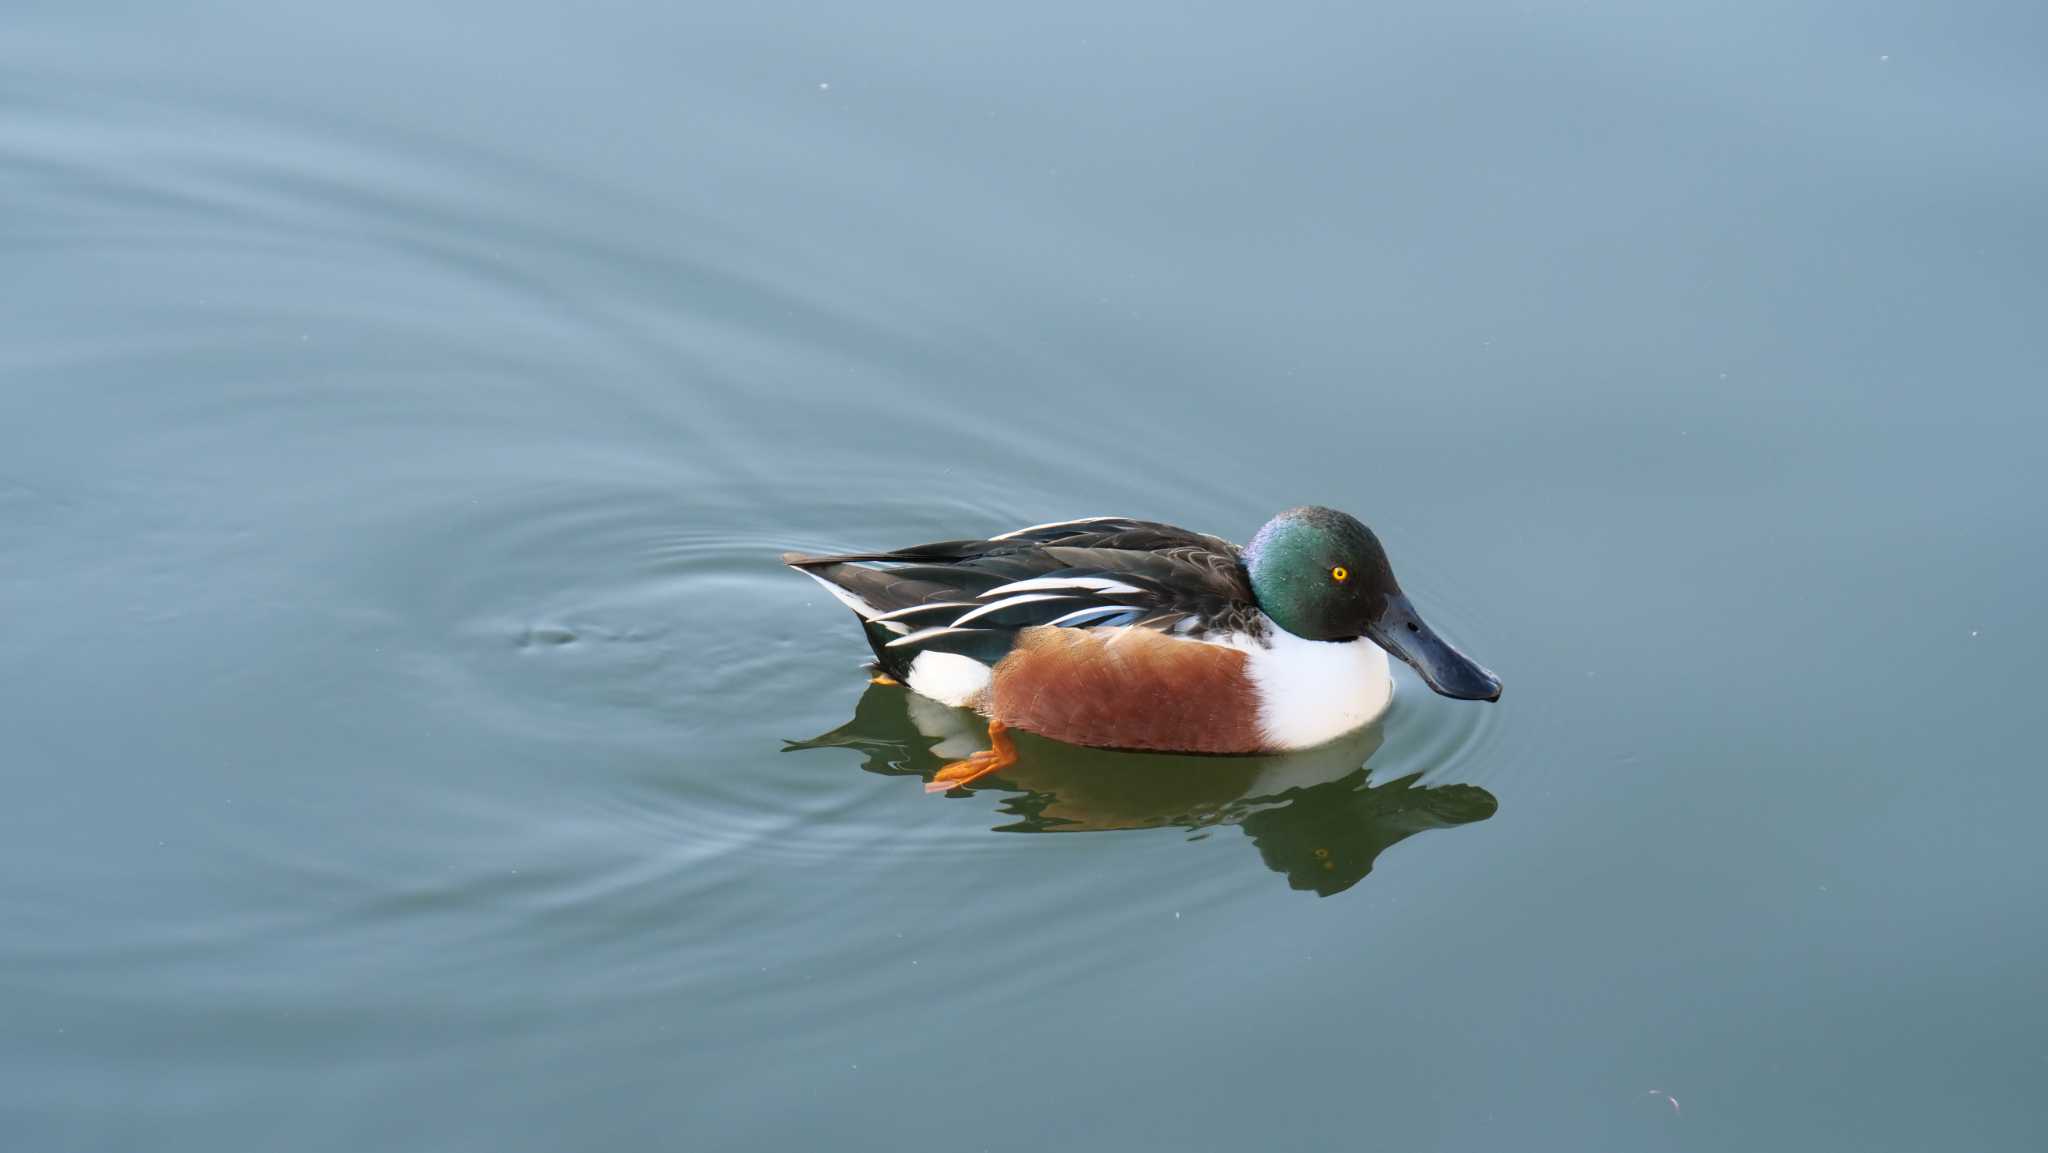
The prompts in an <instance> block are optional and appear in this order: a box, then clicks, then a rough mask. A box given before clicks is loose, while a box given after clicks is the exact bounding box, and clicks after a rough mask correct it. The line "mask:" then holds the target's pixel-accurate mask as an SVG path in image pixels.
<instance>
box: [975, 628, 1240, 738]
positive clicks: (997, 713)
mask: <svg viewBox="0 0 2048 1153" xmlns="http://www.w3.org/2000/svg"><path fill="white" fill-rule="evenodd" d="M982 711H983V712H984V713H987V714H988V715H989V716H990V717H993V718H994V719H996V720H999V721H1001V722H1003V723H1004V724H1007V725H1014V726H1016V727H1017V728H1020V729H1028V730H1029V731H1031V732H1034V733H1038V734H1040V735H1042V736H1047V737H1051V738H1053V739H1054V740H1058V741H1066V742H1069V743H1071V744H1077V745H1095V746H1099V747H1104V748H1120V749H1156V750H1162V751H1164V750H1172V751H1176V752H1190V753H1251V752H1258V751H1259V750H1260V749H1261V748H1262V747H1263V745H1264V741H1263V739H1262V738H1261V735H1260V733H1259V724H1258V718H1259V708H1258V693H1257V690H1256V689H1254V688H1253V687H1252V682H1251V677H1250V676H1249V674H1248V673H1247V672H1246V669H1245V655H1244V654H1243V653H1241V652H1239V651H1237V650H1236V649H1230V648H1224V647H1222V646H1221V645H1212V644H1204V643H1203V642H1201V641H1191V640H1185V639H1181V638H1177V637H1170V636H1167V635H1165V634H1164V633H1158V632H1154V631H1152V630H1150V629H1135V628H1134V629H1118V630H1114V631H1112V630H1102V631H1096V630H1092V629H1063V628H1030V629H1025V630H1024V631H1023V632H1021V633H1019V634H1018V637H1017V646H1016V648H1014V649H1012V650H1011V651H1010V654H1009V655H1008V656H1006V657H1004V658H1003V659H1002V660H1001V661H1000V662H998V663H997V664H996V666H995V674H994V676H993V678H992V679H991V680H990V682H989V687H988V691H987V694H986V696H985V697H984V699H983V703H982Z"/></svg>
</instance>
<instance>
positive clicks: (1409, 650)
mask: <svg viewBox="0 0 2048 1153" xmlns="http://www.w3.org/2000/svg"><path fill="white" fill-rule="evenodd" d="M1365 635H1367V636H1369V637H1371V638H1372V639H1373V641H1374V642H1375V643H1376V644H1378V645H1379V646H1380V647H1381V648H1383V649H1385V650H1387V651H1388V652H1390V653H1392V654H1394V655H1395V656H1397V657H1400V658H1401V659H1402V660H1404V661H1407V662H1408V664H1409V665H1410V666H1412V667H1413V668H1414V669H1415V671H1416V672H1418V673H1421V674H1422V679H1423V680H1425V681H1427V682H1429V687H1430V688H1432V689H1435V690H1436V691H1437V692H1439V693H1442V694H1443V695H1444V696H1447V697H1455V698H1457V699H1458V700H1461V701H1497V700H1499V699H1500V678H1499V677H1497V676H1494V675H1493V674H1492V673H1490V672H1487V671H1486V670H1485V669H1483V668H1481V667H1480V666H1479V665H1478V663H1477V662H1475V661H1473V659H1472V658H1471V657H1468V656H1466V655H1465V654H1464V653H1461V652H1459V651H1458V650H1456V649H1454V648H1452V647H1451V645H1450V642H1449V641H1446V640H1444V638H1442V637H1440V636H1438V635H1436V630H1435V629H1433V628H1430V627H1429V626H1428V625H1427V624H1424V623H1423V620H1422V618H1421V617H1420V616H1418V615H1416V612H1415V606H1414V605H1412V604H1409V603H1408V598H1407V597H1405V596H1402V595H1400V594H1399V593H1396V594H1395V595H1393V596H1390V597H1388V598H1387V606H1386V608H1384V609H1382V610H1381V612H1380V615H1379V618H1378V619H1377V620H1375V621H1373V622H1372V624H1371V626H1369V627H1368V628H1367V629H1366V630H1365Z"/></svg>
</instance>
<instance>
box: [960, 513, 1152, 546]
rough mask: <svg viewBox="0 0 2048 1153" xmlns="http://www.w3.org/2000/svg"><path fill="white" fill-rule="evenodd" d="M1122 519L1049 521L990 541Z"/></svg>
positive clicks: (1013, 530) (991, 538) (993, 537)
mask: <svg viewBox="0 0 2048 1153" xmlns="http://www.w3.org/2000/svg"><path fill="white" fill-rule="evenodd" d="M1122 519H1124V518H1123V517H1120V516H1084V517H1082V518H1081V519H1079V520H1049V521H1046V522H1045V523H1044V524H1034V525H1032V526H1031V527H1029V528H1018V529H1011V530H1010V531H1009V532H1006V533H1003V534H1001V535H999V536H992V537H990V538H988V539H990V540H1009V539H1010V538H1012V537H1019V536H1023V535H1024V534H1025V533H1027V532H1039V531H1042V530H1044V529H1049V528H1065V527H1067V526H1068V525H1070V524H1096V523H1098V522H1100V521H1105V520H1122Z"/></svg>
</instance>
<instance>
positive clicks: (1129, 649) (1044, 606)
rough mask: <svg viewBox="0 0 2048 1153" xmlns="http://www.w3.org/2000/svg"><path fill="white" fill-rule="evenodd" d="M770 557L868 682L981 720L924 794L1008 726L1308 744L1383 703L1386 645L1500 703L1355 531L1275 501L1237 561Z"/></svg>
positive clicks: (1374, 544)
mask: <svg viewBox="0 0 2048 1153" xmlns="http://www.w3.org/2000/svg"><path fill="white" fill-rule="evenodd" d="M782 560H783V563H784V564H787V565H789V566H790V567H791V568H794V569H796V570H798V571H799V572H802V573H804V574H805V575H807V576H809V577H811V578H813V579H814V580H816V581H817V582H818V583H819V584H821V585H823V586H824V587H825V589H826V591H828V592H830V593H831V594H832V595H833V596H835V597H837V598H838V599H839V600H840V601H842V602H844V603H845V604H846V606H847V607H848V608H850V609H852V610H853V611H854V612H855V613H856V614H858V615H859V617H860V619H861V626H862V629H863V631H865V632H866V634H867V638H868V644H869V646H870V647H872V648H873V649H874V652H875V662H876V667H877V669H878V670H879V672H880V674H881V675H882V676H885V677H889V678H893V679H895V680H899V681H902V682H903V683H905V684H907V685H908V686H909V687H910V688H911V690H912V691H914V692H917V693H920V694H923V695H924V696H927V697H931V698H933V699H934V700H938V701H941V702H943V703H945V704H948V705H953V706H959V707H967V708H973V709H976V710H978V711H979V712H981V713H982V714H983V715H985V716H986V717H988V718H989V737H990V744H991V745H992V746H993V747H992V748H990V749H989V750H987V751H985V752H980V753H976V754H974V755H973V756H971V757H968V758H967V759H966V760H963V761H959V762H956V763H955V764H953V765H950V766H948V767H947V768H946V769H945V770H943V771H942V772H940V773H939V774H938V776H937V777H936V778H934V781H933V787H936V788H947V787H952V786H957V785H963V784H966V783H967V782H968V781H971V780H974V779H975V778H977V777H980V776H982V775H985V774H987V773H991V772H995V771H996V770H998V769H1000V768H1002V767H1004V766H1005V765H1007V764H1009V763H1011V762H1013V761H1014V759H1015V752H1014V749H1013V746H1012V745H1011V743H1010V741H1009V739H1008V738H1007V737H1006V736H1005V729H1006V728H1008V727H1010V726H1015V727H1017V728H1021V729H1025V730H1028V731H1031V732H1035V733H1038V734H1040V735H1042V736H1047V737H1051V738H1053V739H1054V740H1059V741H1066V742H1068V743H1070V744H1077V745H1092V746H1097V747H1102V748H1120V749H1151V750H1158V751H1173V752H1193V753H1271V752H1282V751H1287V750H1292V749H1305V748H1312V747H1314V746H1317V745H1321V744H1324V743H1326V742H1328V741H1331V740H1334V739H1336V738H1337V737H1339V736H1342V735H1343V734H1345V733H1348V732H1351V731H1353V730H1355V729H1357V728H1359V727H1361V726H1363V725H1365V724H1368V723H1370V722H1371V721H1373V720H1374V719H1375V718H1377V717H1378V716H1379V715H1380V714H1381V713H1382V712H1384V711H1385V710H1386V707H1387V704H1388V702H1389V701H1390V700H1391V699H1392V697H1393V691H1394V684H1393V677H1392V671H1391V667H1390V666H1389V664H1388V662H1387V654H1389V653H1392V654H1393V655H1394V656H1397V657H1399V658H1401V659H1402V660H1404V661H1406V662H1407V663H1408V664H1410V665H1412V666H1414V668H1415V671H1416V672H1418V673H1420V674H1422V679H1423V680H1424V681H1425V682H1427V683H1428V685H1429V687H1430V688H1432V689H1434V690H1436V691H1437V692H1439V693H1442V694H1443V695H1444V696H1447V697H1455V698H1457V699H1460V700H1486V701H1491V700H1498V699H1499V698H1500V688H1501V686H1500V680H1499V678H1497V677H1495V676H1494V675H1493V674H1492V673H1490V672H1487V671H1486V670H1485V669H1484V668H1481V667H1480V666H1479V665H1478V664H1476V663H1474V662H1473V661H1472V660H1471V659H1470V658H1468V657H1466V656H1465V655H1464V654H1463V653H1460V652H1459V651H1458V650H1457V649H1455V648H1452V647H1451V645H1450V644H1449V643H1448V642H1447V641H1445V640H1444V639H1443V638H1441V637H1439V636H1438V635H1437V634H1436V632H1435V631H1434V630H1432V629H1431V628H1430V627H1429V626H1428V625H1426V624H1424V623H1423V621H1422V618H1421V617H1420V616H1418V615H1417V614H1416V612H1415V607H1414V606H1413V605H1412V604H1410V603H1409V601H1408V598H1407V597H1406V596H1405V595H1403V594H1402V592H1401V586H1400V585H1399V583H1397V582H1396V581H1395V580H1394V572H1393V569H1392V568H1391V567H1390V566H1389V565H1388V563H1387V554H1386V551H1385V550H1384V549H1383V548H1381V547H1380V542H1379V538H1378V537H1376V536H1374V535H1373V533H1372V530H1371V529H1369V528H1367V527H1365V525H1363V524H1361V523H1359V522H1358V520H1357V519H1355V518H1353V517H1351V516H1348V515H1346V514H1344V513H1341V512H1337V511H1336V510H1334V509H1327V508H1296V509H1289V510H1288V511H1286V512H1283V513H1281V514H1280V515H1278V516H1276V517H1274V518H1273V519H1272V520H1270V521H1268V522H1266V524H1265V527H1263V528H1261V529H1259V531H1258V534H1257V535H1256V536H1254V537H1253V538H1252V541H1251V543H1250V544H1249V545H1247V546H1245V547H1244V548H1243V549H1239V548H1238V547H1237V546H1236V545H1234V544H1231V543H1230V542H1229V541H1226V540H1223V539H1221V538H1220V537H1213V536H1209V535H1208V534H1206V533H1197V532H1190V531H1188V530H1187V529H1182V528H1175V527H1174V526H1172V525H1167V524H1159V523H1157V522H1154V521H1144V520H1134V519H1131V518H1129V517H1090V518H1088V519H1086V520H1072V521H1060V522H1057V523H1054V524H1042V525H1034V526H1032V527H1031V528H1025V529H1018V530H1017V531H1016V532H1010V533H1004V534H1003V535H1001V536H997V537H992V538H989V539H987V540H955V541H942V542H939V543H936V544H926V545H917V546H914V547H911V548H905V549H896V550H894V551H891V552H870V553H846V554H843V555H839V556H805V555H803V554H801V553H785V554H784V555H783V557H782ZM870 566H882V567H870Z"/></svg>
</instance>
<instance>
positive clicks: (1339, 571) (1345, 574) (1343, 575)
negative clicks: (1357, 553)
mask: <svg viewBox="0 0 2048 1153" xmlns="http://www.w3.org/2000/svg"><path fill="white" fill-rule="evenodd" d="M1330 579H1331V580H1333V581H1348V580H1350V579H1351V570H1350V569H1348V568H1345V567H1344V566H1343V565H1338V566H1337V567H1336V568H1333V569H1331V570H1330Z"/></svg>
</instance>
